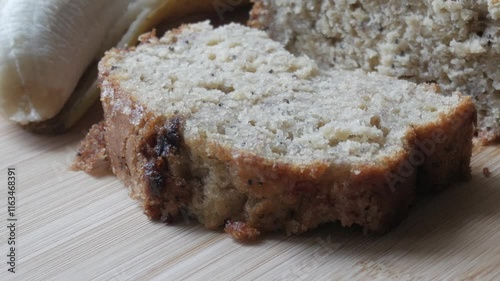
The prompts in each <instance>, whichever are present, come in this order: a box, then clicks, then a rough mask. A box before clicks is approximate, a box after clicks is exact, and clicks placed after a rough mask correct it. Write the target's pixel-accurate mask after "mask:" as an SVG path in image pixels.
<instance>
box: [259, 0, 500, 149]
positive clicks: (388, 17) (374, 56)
mask: <svg viewBox="0 0 500 281" xmlns="http://www.w3.org/2000/svg"><path fill="white" fill-rule="evenodd" d="M254 2H255V3H256V4H255V6H254V9H253V11H252V16H251V21H250V25H252V26H254V27H258V28H261V29H265V30H266V31H267V32H268V34H269V35H270V36H271V38H273V39H274V40H277V41H280V42H282V43H283V44H285V45H286V47H287V49H288V50H289V51H291V52H292V53H295V54H306V55H307V56H309V57H311V58H313V59H315V60H316V61H317V62H318V63H319V64H320V66H324V67H332V66H333V67H337V68H342V69H357V68H361V69H363V70H364V71H377V72H379V73H381V74H384V75H389V76H394V77H399V78H404V79H407V80H410V81H413V82H417V83H422V82H434V83H438V84H440V86H441V87H442V88H443V92H445V93H451V92H453V91H460V92H461V93H463V94H467V95H471V96H472V97H473V99H474V101H475V104H476V106H477V108H478V131H479V136H480V137H481V138H482V139H483V140H485V141H493V140H495V139H497V140H500V67H499V65H500V1H499V0H460V1H446V0H432V1H429V0H426V1H423V0H417V1H396V0H384V1H370V0H368V1H358V0H335V1H326V0H311V1H295V0H254Z"/></svg>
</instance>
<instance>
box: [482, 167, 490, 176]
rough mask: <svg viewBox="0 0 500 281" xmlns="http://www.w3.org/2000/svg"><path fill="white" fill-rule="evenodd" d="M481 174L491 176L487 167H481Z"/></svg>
mask: <svg viewBox="0 0 500 281" xmlns="http://www.w3.org/2000/svg"><path fill="white" fill-rule="evenodd" d="M483 175H484V176H485V177H487V178H489V177H490V176H491V172H490V169H489V168H488V167H484V168H483Z"/></svg>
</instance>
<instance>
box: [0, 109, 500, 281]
mask: <svg viewBox="0 0 500 281" xmlns="http://www.w3.org/2000/svg"><path fill="white" fill-rule="evenodd" d="M96 116H99V114H97V115H96ZM96 118H98V117H95V118H94V119H96ZM93 121H94V120H92V118H90V119H89V120H87V121H86V122H83V123H82V124H80V125H79V126H78V128H75V129H74V130H72V131H71V132H70V133H68V134H65V135H62V136H40V135H34V134H31V133H28V132H25V131H23V130H21V129H20V128H19V127H17V126H15V125H12V124H9V123H7V122H6V121H4V120H0V144H1V145H0V159H1V162H0V174H1V176H0V182H1V184H0V186H1V189H0V194H1V196H0V214H1V216H0V218H1V221H2V224H5V225H6V224H7V222H6V215H7V199H6V196H7V187H6V184H7V183H6V181H7V167H12V166H14V167H16V169H17V179H18V186H17V196H18V200H17V216H18V222H17V224H18V228H17V249H18V250H17V253H16V254H17V259H18V260H17V266H16V271H17V273H16V274H11V273H9V272H7V266H6V261H7V258H6V255H7V243H6V241H7V236H8V235H9V233H8V232H7V228H6V227H5V226H2V227H1V228H0V237H1V239H0V243H1V247H0V249H1V250H2V252H1V253H0V256H1V257H2V258H1V263H0V264H1V272H0V280H150V279H151V280H153V279H154V280H254V279H258V280H500V146H492V147H488V148H485V149H483V150H482V151H481V152H479V153H478V154H477V155H475V156H474V157H473V162H472V167H473V179H472V181H470V182H468V183H463V184H459V185H456V186H454V187H452V188H451V189H448V190H446V191H445V192H442V193H440V194H438V195H435V196H431V197H424V198H420V199H419V200H418V202H417V204H416V206H415V207H414V208H413V210H412V212H411V214H410V216H409V217H408V218H407V219H406V220H405V221H404V222H403V223H402V224H401V225H400V226H399V227H397V228H396V229H395V230H394V231H392V232H390V233H388V234H386V235H383V236H372V235H364V234H363V233H362V231H361V230H360V229H359V228H348V229H346V228H342V227H340V226H339V225H336V224H332V225H328V226H324V227H322V228H320V229H318V230H315V231H311V232H309V233H306V234H305V235H300V236H291V237H286V236H284V235H283V234H281V233H277V234H272V235H268V236H266V237H265V238H264V239H263V240H262V241H259V242H256V243H253V244H240V243H237V242H235V241H233V240H232V239H231V238H230V237H229V236H228V235H226V234H224V233H223V232H214V231H208V230H205V229H204V228H202V227H200V225H198V224H196V223H195V222H180V223H178V224H177V225H175V226H166V225H164V224H162V223H155V222H151V221H149V220H148V219H147V218H146V216H144V215H143V214H142V212H141V209H140V207H139V206H138V204H137V203H136V202H135V201H133V200H131V199H129V198H128V194H127V191H126V189H125V188H124V187H123V185H122V184H121V183H120V182H119V181H118V180H117V179H116V178H115V177H114V176H113V175H111V174H109V173H100V174H97V175H94V176H91V175H88V174H85V173H81V172H71V171H68V169H67V167H68V165H69V164H70V163H71V161H72V159H73V156H74V154H75V152H76V147H77V144H78V142H79V141H80V140H81V139H82V138H83V135H84V130H85V129H87V128H88V127H89V124H90V123H92V122H93ZM484 167H488V168H489V170H490V171H491V176H490V177H489V178H487V177H485V176H484V175H483V171H482V170H483V168H484Z"/></svg>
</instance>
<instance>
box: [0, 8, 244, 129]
mask: <svg viewBox="0 0 500 281" xmlns="http://www.w3.org/2000/svg"><path fill="white" fill-rule="evenodd" d="M6 1H7V0H0V8H1V7H2V3H3V2H6ZM56 1H58V0H56ZM79 1H83V0H79ZM143 3H146V4H148V5H149V6H148V9H141V8H142V7H141V5H142V4H143ZM135 4H136V5H137V6H136V7H132V9H137V11H138V12H137V13H136V15H135V19H134V20H133V21H132V23H131V24H130V26H129V27H128V29H127V31H126V32H125V34H124V35H123V36H122V38H121V39H120V40H119V42H118V43H117V44H116V45H115V46H116V47H125V46H134V45H136V44H137V42H138V38H139V36H140V35H141V34H143V33H145V32H147V31H150V30H151V29H153V28H154V27H156V26H159V25H160V24H169V23H174V22H182V21H183V19H184V18H186V17H190V16H193V15H207V16H204V17H205V18H206V17H208V15H218V17H219V19H220V20H222V19H223V16H224V14H223V13H224V12H232V11H233V10H234V9H236V8H237V7H244V6H246V5H248V4H249V1H246V0H225V1H224V0H215V1H214V0H144V1H137V3H135ZM0 15H1V12H0ZM102 51H104V50H102ZM97 63H98V58H97V59H94V60H93V61H92V62H91V63H90V65H89V66H88V67H87V69H86V71H85V72H84V74H83V75H82V76H81V78H80V79H79V81H78V84H77V85H76V87H75V89H74V91H73V92H72V93H71V95H70V96H69V98H68V99H67V101H66V102H65V104H64V106H63V107H62V109H61V110H60V111H59V112H58V113H57V114H56V115H55V116H53V117H51V118H49V119H46V120H42V121H35V122H28V123H26V124H22V122H19V123H20V124H21V125H22V126H23V127H24V128H25V129H27V130H29V131H33V132H36V133H43V134H59V133H63V132H65V131H67V130H69V129H70V128H71V127H72V126H73V125H74V124H75V123H76V122H77V121H78V120H80V119H81V118H82V116H83V115H84V114H85V113H86V112H87V111H88V109H89V108H90V107H91V106H92V105H93V104H94V103H95V102H96V101H97V100H98V99H99V89H98V85H97V75H98V73H97ZM47 102H50V101H47Z"/></svg>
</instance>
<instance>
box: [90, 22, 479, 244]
mask: <svg viewBox="0 0 500 281" xmlns="http://www.w3.org/2000/svg"><path fill="white" fill-rule="evenodd" d="M99 80H100V87H101V90H102V96H101V100H102V103H103V107H104V112H105V121H104V126H103V130H104V140H105V142H106V144H105V145H106V150H107V154H108V156H109V159H110V161H111V165H112V168H113V171H114V173H115V174H116V175H117V176H118V177H119V178H120V179H121V180H123V181H124V183H125V184H126V185H127V186H128V188H129V190H130V194H131V196H132V197H133V198H136V199H138V200H140V202H141V203H142V204H143V207H144V210H145V213H146V214H147V215H148V216H149V217H150V218H152V219H162V220H164V221H166V222H168V223H170V222H173V221H175V220H176V219H179V218H181V217H192V218H195V219H197V220H198V221H200V222H201V223H202V224H203V225H205V226H206V227H207V228H210V229H217V228H221V227H225V229H226V231H227V232H229V233H231V234H232V235H233V236H234V237H236V238H238V239H249V238H254V237H256V236H258V235H259V233H263V232H268V231H275V230H279V229H284V230H285V231H286V232H287V233H289V234H292V233H300V232H303V231H306V230H308V229H311V228H314V227H316V226H317V225H319V224H322V223H327V222H333V221H340V222H341V223H342V224H343V225H345V226H350V225H353V224H358V225H361V226H362V227H364V228H365V229H366V230H368V231H373V232H384V231H386V230H388V229H389V228H390V227H392V226H394V225H395V224H396V223H398V222H399V221H400V220H401V218H403V217H404V216H405V215H406V212H407V210H408V207H409V205H410V204H411V203H412V202H413V199H414V196H415V193H416V191H417V186H418V189H419V190H421V191H425V192H427V191H435V190H440V189H442V188H443V187H446V186H448V185H449V184H451V183H453V182H456V181H459V180H463V179H466V178H467V177H468V176H469V174H470V169H469V163H470V155H471V149H472V142H471V138H472V134H473V131H474V122H475V118H476V111H475V107H474V105H473V103H472V102H471V100H470V98H469V97H462V96H460V95H459V94H454V95H450V96H443V95H440V94H438V93H437V92H438V91H439V87H437V86H436V85H416V84H414V83H411V82H407V81H401V80H397V79H394V78H389V77H382V76H377V75H372V74H363V73H360V72H348V71H339V70H322V69H319V68H318V66H317V65H316V63H315V62H314V61H312V60H311V59H309V58H307V57H305V56H303V57H297V56H294V55H292V54H290V53H289V52H288V51H286V50H285V49H284V47H283V46H282V45H281V44H280V43H278V42H275V41H273V40H271V39H269V38H268V36H267V35H266V33H265V32H263V31H259V30H257V29H252V28H249V27H244V26H241V25H237V24H230V25H225V26H222V27H219V28H217V29H214V28H212V27H211V26H210V24H209V23H207V22H203V23H198V24H192V25H184V26H182V27H180V28H179V29H176V30H173V31H170V32H168V33H167V34H166V35H165V36H164V37H163V38H161V39H158V38H156V37H155V35H154V34H146V35H144V36H143V37H142V44H141V45H139V46H138V47H136V48H130V49H126V50H118V49H114V50H111V51H109V52H107V54H106V56H105V57H104V58H103V59H102V60H101V62H100V64H99Z"/></svg>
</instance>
